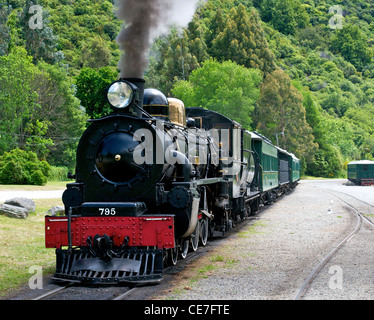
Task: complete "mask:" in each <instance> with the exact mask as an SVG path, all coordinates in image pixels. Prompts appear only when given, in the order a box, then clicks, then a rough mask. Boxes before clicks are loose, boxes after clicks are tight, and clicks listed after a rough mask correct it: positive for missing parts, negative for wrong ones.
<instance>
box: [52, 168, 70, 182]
mask: <svg viewBox="0 0 374 320" xmlns="http://www.w3.org/2000/svg"><path fill="white" fill-rule="evenodd" d="M68 173H69V168H68V167H55V166H51V173H50V175H49V177H48V179H49V181H66V180H68V178H67V177H68Z"/></svg>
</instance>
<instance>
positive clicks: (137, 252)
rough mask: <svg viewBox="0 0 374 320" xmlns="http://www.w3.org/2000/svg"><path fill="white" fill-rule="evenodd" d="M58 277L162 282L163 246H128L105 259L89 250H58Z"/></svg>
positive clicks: (88, 281) (98, 281)
mask: <svg viewBox="0 0 374 320" xmlns="http://www.w3.org/2000/svg"><path fill="white" fill-rule="evenodd" d="M56 259H57V263H56V273H55V274H54V276H53V277H52V279H53V280H57V281H70V282H78V283H85V284H95V285H97V284H111V285H113V284H120V283H134V284H137V283H142V284H153V283H157V282H160V281H161V280H162V277H163V250H156V249H127V250H126V251H125V252H124V253H121V254H120V255H119V257H116V258H112V259H108V258H107V259H102V258H99V257H94V256H93V255H92V253H91V252H90V250H86V249H82V250H72V251H71V252H70V251H69V250H61V249H57V250H56Z"/></svg>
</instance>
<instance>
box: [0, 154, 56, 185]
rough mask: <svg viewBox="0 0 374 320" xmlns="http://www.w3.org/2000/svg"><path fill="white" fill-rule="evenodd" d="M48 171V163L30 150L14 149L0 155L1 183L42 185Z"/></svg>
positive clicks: (44, 182)
mask: <svg viewBox="0 0 374 320" xmlns="http://www.w3.org/2000/svg"><path fill="white" fill-rule="evenodd" d="M50 171H51V167H50V165H49V164H48V163H47V162H46V161H40V160H39V159H38V157H37V155H36V153H34V152H31V151H24V150H20V149H14V150H12V151H10V152H5V153H4V154H3V155H2V156H0V183H1V184H30V185H44V184H46V183H47V180H48V176H49V174H50Z"/></svg>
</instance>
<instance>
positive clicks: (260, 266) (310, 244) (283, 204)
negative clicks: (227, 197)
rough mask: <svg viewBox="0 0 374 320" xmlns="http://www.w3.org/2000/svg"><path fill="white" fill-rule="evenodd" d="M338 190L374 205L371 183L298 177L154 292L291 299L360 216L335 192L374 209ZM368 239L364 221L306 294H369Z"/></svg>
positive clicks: (373, 293)
mask: <svg viewBox="0 0 374 320" xmlns="http://www.w3.org/2000/svg"><path fill="white" fill-rule="evenodd" d="M337 191H339V192H344V193H348V194H352V195H354V196H356V197H357V198H359V199H361V200H363V201H366V202H367V203H368V204H373V205H374V203H373V202H374V197H373V196H371V197H370V195H374V187H357V186H351V185H350V184H349V183H347V181H346V180H321V181H302V182H301V183H300V185H299V186H298V187H297V188H296V189H295V190H294V191H293V192H292V193H290V194H288V195H286V196H284V197H282V198H281V199H279V200H278V201H277V202H275V203H273V204H272V205H271V206H269V207H266V208H265V209H264V210H262V212H260V213H259V214H258V215H256V216H255V217H253V218H252V219H250V220H249V221H246V222H244V224H243V226H241V227H240V230H239V231H238V232H236V233H233V234H232V235H230V236H229V237H228V238H226V239H224V240H219V241H215V242H214V244H213V246H212V249H211V252H210V253H209V254H206V255H204V256H203V257H201V258H197V259H196V260H195V261H194V262H192V263H191V264H190V265H189V267H187V268H185V269H184V270H183V271H182V272H180V273H179V274H178V276H177V277H175V280H174V282H173V283H172V284H170V285H169V287H167V288H163V290H162V291H161V292H160V294H158V295H157V296H155V297H153V298H154V299H175V300H200V299H203V300H252V299H257V300H279V299H281V300H291V299H293V298H294V297H295V295H296V294H297V292H298V290H299V288H300V287H301V285H302V284H303V282H304V280H305V279H306V278H307V277H308V275H309V274H310V272H311V271H312V270H313V269H314V268H315V267H316V265H317V264H318V263H319V262H320V261H321V260H322V259H323V258H324V257H325V256H326V255H327V254H328V253H329V252H330V251H331V250H332V249H333V248H334V247H335V246H336V245H337V244H338V243H339V242H341V241H342V240H343V239H344V238H345V237H346V236H347V235H348V234H349V233H350V232H352V231H353V230H354V228H355V226H356V224H357V218H356V215H355V214H354V212H353V211H352V209H351V208H350V207H349V206H348V205H347V204H345V203H343V202H342V201H340V200H339V199H338V198H336V197H334V195H333V194H332V193H334V192H335V194H336V195H338V196H339V197H341V198H344V200H345V201H347V202H348V203H349V204H351V205H354V206H355V207H356V208H358V209H360V210H362V211H365V212H366V213H370V212H369V211H370V210H371V211H372V212H371V213H374V212H373V211H374V209H373V208H372V207H369V206H368V205H364V204H363V203H361V202H359V201H357V200H355V199H353V198H350V197H349V196H347V195H346V196H345V195H343V194H338V193H336V192H337ZM330 192H331V193H330ZM373 240H374V232H373V227H372V226H370V225H369V224H367V223H363V227H362V230H361V231H360V232H359V234H358V235H357V236H355V237H354V238H352V240H351V241H350V242H349V243H348V244H347V245H345V246H343V248H342V249H341V250H340V251H339V252H338V254H337V255H336V256H334V257H333V258H332V259H331V261H330V262H329V263H328V264H327V265H326V266H325V267H324V268H323V269H322V270H321V272H320V274H319V275H318V276H317V277H316V279H315V280H314V282H313V283H312V285H311V287H310V289H309V290H308V292H307V293H306V294H305V296H303V299H344V300H346V299H373V298H374V271H373V269H374V268H373V267H374V254H373V252H372V249H371V248H372V243H373ZM163 287H164V286H163ZM160 289H161V288H160Z"/></svg>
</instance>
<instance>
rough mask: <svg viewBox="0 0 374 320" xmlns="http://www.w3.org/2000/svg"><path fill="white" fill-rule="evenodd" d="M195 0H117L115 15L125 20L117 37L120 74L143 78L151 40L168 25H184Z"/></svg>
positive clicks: (168, 26)
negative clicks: (120, 53) (120, 54)
mask: <svg viewBox="0 0 374 320" xmlns="http://www.w3.org/2000/svg"><path fill="white" fill-rule="evenodd" d="M197 2H198V0H119V1H118V10H117V16H118V17H119V18H120V19H121V20H123V21H124V22H125V27H124V29H123V30H122V31H121V32H120V34H119V35H118V37H117V39H116V40H117V43H118V45H119V47H120V49H121V50H122V52H123V53H124V54H123V55H122V57H121V60H120V62H119V64H118V67H119V69H120V70H121V77H122V78H142V77H143V75H144V71H145V70H146V68H147V66H148V51H149V49H150V47H151V46H152V44H153V40H154V39H155V38H157V37H159V36H161V35H163V34H166V33H167V32H168V30H169V28H170V26H171V25H178V26H182V27H185V26H187V24H188V22H189V21H191V19H192V17H193V14H194V13H195V10H196V6H197Z"/></svg>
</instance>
